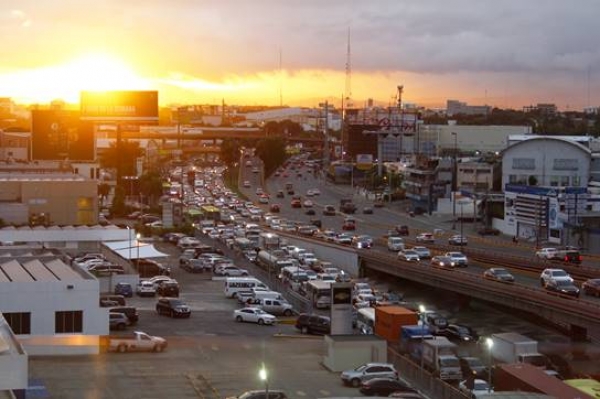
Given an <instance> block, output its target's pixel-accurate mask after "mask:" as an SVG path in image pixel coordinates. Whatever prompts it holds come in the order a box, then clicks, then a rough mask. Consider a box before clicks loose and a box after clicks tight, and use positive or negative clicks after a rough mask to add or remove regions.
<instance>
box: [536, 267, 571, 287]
mask: <svg viewBox="0 0 600 399" xmlns="http://www.w3.org/2000/svg"><path fill="white" fill-rule="evenodd" d="M556 280H566V281H568V282H570V283H572V282H573V278H572V277H571V276H570V275H569V273H567V272H566V271H564V270H563V269H544V270H543V271H542V274H540V284H541V286H542V287H545V286H546V285H547V284H548V283H549V282H550V281H556Z"/></svg>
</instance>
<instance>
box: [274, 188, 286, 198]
mask: <svg viewBox="0 0 600 399" xmlns="http://www.w3.org/2000/svg"><path fill="white" fill-rule="evenodd" d="M276 197H277V198H285V193H284V192H283V190H279V191H277V195H276Z"/></svg>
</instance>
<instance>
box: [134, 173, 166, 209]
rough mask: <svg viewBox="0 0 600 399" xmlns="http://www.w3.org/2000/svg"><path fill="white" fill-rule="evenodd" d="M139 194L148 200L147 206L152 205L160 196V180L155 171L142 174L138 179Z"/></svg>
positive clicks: (161, 188)
mask: <svg viewBox="0 0 600 399" xmlns="http://www.w3.org/2000/svg"><path fill="white" fill-rule="evenodd" d="M139 186H140V194H142V195H144V196H145V197H147V198H148V203H149V204H154V203H155V202H156V201H157V199H158V198H160V196H161V195H162V190H163V187H162V178H161V176H160V174H159V173H158V172H156V171H150V172H148V173H144V174H143V175H141V176H140V179H139Z"/></svg>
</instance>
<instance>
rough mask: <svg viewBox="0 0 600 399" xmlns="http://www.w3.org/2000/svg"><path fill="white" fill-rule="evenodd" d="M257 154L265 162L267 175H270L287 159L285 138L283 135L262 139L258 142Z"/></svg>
mask: <svg viewBox="0 0 600 399" xmlns="http://www.w3.org/2000/svg"><path fill="white" fill-rule="evenodd" d="M256 155H257V156H258V157H259V158H260V159H261V160H262V161H263V163H264V167H265V176H270V175H271V173H273V172H274V171H275V169H277V168H278V167H279V166H280V165H281V164H282V163H283V162H284V161H285V158H286V156H287V155H286V153H285V140H284V139H283V138H281V137H272V138H266V139H262V140H260V141H259V142H258V143H257V144H256Z"/></svg>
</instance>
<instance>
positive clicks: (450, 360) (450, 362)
mask: <svg viewBox="0 0 600 399" xmlns="http://www.w3.org/2000/svg"><path fill="white" fill-rule="evenodd" d="M440 363H441V365H442V366H445V367H458V359H457V358H455V357H445V358H442V359H440Z"/></svg>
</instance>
